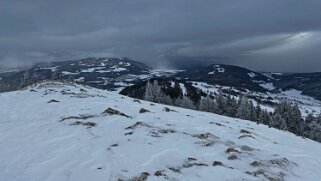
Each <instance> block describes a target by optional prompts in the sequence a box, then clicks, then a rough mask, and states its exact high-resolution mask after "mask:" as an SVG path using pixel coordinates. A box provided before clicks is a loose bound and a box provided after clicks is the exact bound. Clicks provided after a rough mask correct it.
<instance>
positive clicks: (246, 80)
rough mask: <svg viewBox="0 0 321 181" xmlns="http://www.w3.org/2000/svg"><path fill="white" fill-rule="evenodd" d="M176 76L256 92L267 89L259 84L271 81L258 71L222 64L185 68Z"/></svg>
mask: <svg viewBox="0 0 321 181" xmlns="http://www.w3.org/2000/svg"><path fill="white" fill-rule="evenodd" d="M177 77H178V78H181V79H184V80H189V81H202V82H206V83H208V84H212V85H213V84H218V85H222V86H230V87H236V88H239V89H248V90H250V91H258V92H266V91H267V90H266V89H265V88H264V87H262V86H260V85H259V84H264V83H268V82H271V80H270V79H269V78H268V77H266V76H264V75H263V74H261V73H259V72H254V71H251V70H248V69H246V68H242V67H238V66H233V65H222V64H214V65H210V66H207V67H202V68H194V69H190V70H186V71H184V72H180V73H178V74H177Z"/></svg>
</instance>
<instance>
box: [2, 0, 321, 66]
mask: <svg viewBox="0 0 321 181" xmlns="http://www.w3.org/2000/svg"><path fill="white" fill-rule="evenodd" d="M320 17H321V1H320V0H308V1H293V0H282V1H280V0H268V1H258V0H247V1H239V0H231V1H226V0H202V1H194V0H177V1H150V0H137V1H132V0H121V1H109V0H107V1H106V0H94V1H87V0H68V1H63V0H55V1H49V0H29V1H22V0H2V1H1V2H0V23H1V26H0V50H1V51H0V69H7V68H12V67H16V66H25V65H31V64H33V63H35V62H44V61H61V60H70V59H77V58H84V57H88V56H116V57H130V58H133V59H135V60H138V61H142V62H145V63H146V64H148V65H151V66H154V67H158V68H159V67H162V68H189V67H192V66H202V65H206V64H210V63H223V64H234V65H240V66H245V67H248V68H251V69H254V70H259V71H278V72H314V71H321V51H320V50H319V49H320V47H321V18H320Z"/></svg>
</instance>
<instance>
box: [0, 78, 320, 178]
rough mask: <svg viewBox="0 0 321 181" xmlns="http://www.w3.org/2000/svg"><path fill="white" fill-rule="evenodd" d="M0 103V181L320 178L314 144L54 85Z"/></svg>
mask: <svg viewBox="0 0 321 181" xmlns="http://www.w3.org/2000/svg"><path fill="white" fill-rule="evenodd" d="M0 103H1V104H0V115H1V119H0V124H1V126H0V180H5V181H20V180H23V181H44V180H46V181H57V180H59V181H64V180H66V181H67V180H77V181H81V180H84V181H87V180H95V181H100V180H111V181H113V180H141V181H142V180H193V181H195V180H233V181H234V180H278V181H282V180H286V181H288V180H289V181H292V180H293V181H294V180H298V181H299V180H311V181H312V180H313V181H316V180H320V178H321V177H320V176H321V173H320V170H321V153H320V150H321V145H320V143H317V142H314V141H311V140H309V139H303V138H301V137H298V136H295V135H294V134H290V133H288V132H284V131H279V130H276V129H273V128H268V127H267V126H264V125H257V124H256V123H253V122H250V121H246V120H240V119H235V118H228V117H224V116H219V115H216V114H212V113H205V112H198V111H192V110H187V109H182V108H178V107H170V106H165V105H161V104H154V103H150V102H146V101H141V100H135V99H132V98H128V97H124V96H121V95H119V94H118V93H116V92H108V91H104V90H99V89H95V88H90V87H85V86H80V85H77V84H67V83H59V82H44V83H40V84H37V85H33V86H29V87H27V88H26V89H24V90H21V91H15V92H8V93H1V94H0Z"/></svg>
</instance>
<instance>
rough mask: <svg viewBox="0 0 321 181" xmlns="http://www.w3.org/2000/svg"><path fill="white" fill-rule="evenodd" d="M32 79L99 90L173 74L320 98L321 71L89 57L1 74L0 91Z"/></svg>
mask: <svg viewBox="0 0 321 181" xmlns="http://www.w3.org/2000/svg"><path fill="white" fill-rule="evenodd" d="M26 73H28V74H29V75H30V77H31V78H32V79H33V81H38V80H47V79H52V77H54V76H55V74H59V75H57V76H58V77H59V78H61V79H63V80H74V81H76V82H78V83H83V84H85V85H89V86H93V87H96V88H100V89H108V90H115V89H117V88H122V87H127V86H130V85H133V84H136V83H138V82H141V81H144V80H147V79H150V78H153V77H161V76H165V77H170V78H171V79H174V80H180V81H185V82H192V81H196V82H205V83H207V84H210V85H220V86H226V87H232V88H235V89H237V90H241V91H250V92H260V93H267V92H272V91H280V90H290V89H296V90H298V91H302V94H304V95H307V96H311V97H313V98H315V99H318V100H321V73H286V74H282V73H260V72H256V71H252V70H249V69H246V68H243V67H239V66H233V65H223V64H213V65H210V66H205V67H201V68H199V67H197V68H193V69H189V70H185V71H178V72H166V73H165V72H163V73H162V72H161V71H153V70H152V68H150V67H148V66H147V65H145V64H143V63H141V62H137V61H134V60H131V59H129V58H106V57H98V58H86V59H81V60H72V61H64V62H51V63H38V64H36V65H34V66H33V67H31V68H29V69H26V70H19V71H12V72H4V73H0V92H6V91H12V90H17V89H18V88H19V87H20V85H21V82H22V80H23V79H24V77H25V74H26Z"/></svg>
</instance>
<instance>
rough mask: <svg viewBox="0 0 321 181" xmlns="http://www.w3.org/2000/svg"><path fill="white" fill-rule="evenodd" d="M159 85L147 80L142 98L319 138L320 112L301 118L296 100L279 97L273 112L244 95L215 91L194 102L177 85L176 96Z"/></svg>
mask: <svg viewBox="0 0 321 181" xmlns="http://www.w3.org/2000/svg"><path fill="white" fill-rule="evenodd" d="M175 86H178V88H179V84H175V85H174V87H175ZM162 89H163V88H162V86H160V85H159V84H158V82H157V80H156V81H153V82H150V81H148V82H147V84H146V89H145V94H144V96H143V99H145V100H148V101H152V102H156V103H163V104H169V105H175V106H179V107H184V108H189V109H194V110H200V111H206V112H213V113H215V114H220V115H225V116H229V117H235V118H240V119H245V120H251V121H254V122H257V123H258V124H259V123H260V124H265V125H268V126H270V127H274V128H277V129H280V130H286V131H289V132H292V133H294V134H296V135H299V136H304V137H307V138H310V139H313V140H316V141H319V142H321V115H320V116H317V117H315V116H313V115H312V114H309V115H308V116H307V117H306V118H305V119H304V118H303V116H302V115H301V111H300V109H299V106H298V105H297V104H293V103H290V102H286V101H283V102H281V103H279V104H277V105H276V107H275V110H274V112H269V111H267V110H266V109H262V108H261V106H260V105H259V104H257V105H254V103H253V101H251V100H249V99H248V98H246V97H245V96H241V97H237V98H235V97H233V96H231V95H226V94H223V93H222V92H220V93H218V94H215V95H207V96H206V97H202V98H201V99H200V100H199V101H197V102H195V101H192V100H191V98H189V96H188V93H187V94H186V95H183V93H182V90H181V89H180V88H179V90H181V91H180V92H179V93H175V94H178V95H179V96H176V97H175V98H173V97H171V96H169V95H168V94H166V93H164V91H162ZM173 90H174V89H173ZM175 90H176V89H175Z"/></svg>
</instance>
